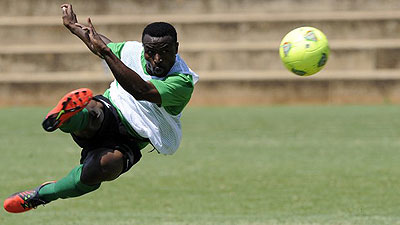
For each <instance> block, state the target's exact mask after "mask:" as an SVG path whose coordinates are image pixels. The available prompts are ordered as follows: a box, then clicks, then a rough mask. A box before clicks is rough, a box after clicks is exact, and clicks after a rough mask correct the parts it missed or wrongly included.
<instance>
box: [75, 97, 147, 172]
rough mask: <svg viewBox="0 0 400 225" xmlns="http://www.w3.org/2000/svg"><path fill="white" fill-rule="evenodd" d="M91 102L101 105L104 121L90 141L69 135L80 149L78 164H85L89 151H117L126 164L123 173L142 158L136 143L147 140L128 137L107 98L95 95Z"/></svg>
mask: <svg viewBox="0 0 400 225" xmlns="http://www.w3.org/2000/svg"><path fill="white" fill-rule="evenodd" d="M93 100H95V101H98V102H100V103H102V104H103V106H104V108H103V112H104V120H103V123H102V125H101V127H100V129H99V130H98V131H97V133H96V135H95V136H94V137H92V138H90V139H86V138H80V137H77V136H76V135H74V134H71V135H72V138H73V139H74V141H75V142H76V143H77V144H78V145H79V146H80V147H81V148H82V152H81V159H80V163H81V164H84V163H85V159H86V157H87V155H88V153H89V152H91V151H96V150H99V149H104V148H109V149H117V150H119V151H121V152H122V153H123V155H124V160H125V162H126V163H125V164H124V169H123V171H122V173H125V172H126V171H128V170H129V169H130V168H131V167H132V166H133V165H135V164H136V163H137V162H138V161H139V160H140V158H141V157H142V154H141V152H140V147H139V144H138V143H143V142H148V139H141V140H140V139H138V138H134V137H132V136H131V135H129V134H128V131H127V130H126V128H125V126H124V125H123V124H122V121H121V119H120V117H119V115H118V112H117V110H116V109H115V108H114V106H113V105H112V104H111V102H110V101H109V100H108V99H107V98H105V97H104V96H102V95H97V96H95V97H94V98H93Z"/></svg>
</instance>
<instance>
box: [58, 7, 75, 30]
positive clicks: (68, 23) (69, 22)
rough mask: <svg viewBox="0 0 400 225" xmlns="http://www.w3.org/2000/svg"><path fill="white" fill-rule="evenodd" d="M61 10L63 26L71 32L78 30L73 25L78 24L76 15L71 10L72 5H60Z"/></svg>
mask: <svg viewBox="0 0 400 225" xmlns="http://www.w3.org/2000/svg"><path fill="white" fill-rule="evenodd" d="M61 9H62V19H63V24H64V26H65V27H67V28H68V29H69V30H70V31H72V32H73V30H74V29H76V28H78V27H77V26H76V25H75V24H76V23H78V19H77V18H76V14H75V13H74V11H73V10H72V5H71V4H62V5H61Z"/></svg>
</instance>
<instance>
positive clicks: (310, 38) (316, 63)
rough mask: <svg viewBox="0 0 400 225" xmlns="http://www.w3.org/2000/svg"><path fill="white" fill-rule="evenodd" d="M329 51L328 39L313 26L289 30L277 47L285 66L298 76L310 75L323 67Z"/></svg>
mask: <svg viewBox="0 0 400 225" xmlns="http://www.w3.org/2000/svg"><path fill="white" fill-rule="evenodd" d="M329 52H330V50H329V45H328V39H327V38H326V36H325V34H324V33H322V32H321V31H320V30H318V29H316V28H314V27H299V28H296V29H294V30H292V31H290V32H289V33H288V34H287V35H286V36H285V37H284V38H283V39H282V42H281V45H280V47H279V55H280V57H281V59H282V62H283V64H284V65H285V67H286V68H287V69H288V70H289V71H291V72H293V73H295V74H296V75H299V76H310V75H313V74H315V73H317V72H318V71H320V70H321V69H322V68H324V66H325V64H326V62H327V61H328V58H329Z"/></svg>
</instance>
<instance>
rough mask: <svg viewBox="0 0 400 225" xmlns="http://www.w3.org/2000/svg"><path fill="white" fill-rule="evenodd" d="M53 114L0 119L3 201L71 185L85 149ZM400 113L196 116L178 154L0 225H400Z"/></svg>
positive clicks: (31, 112)
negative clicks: (46, 124) (50, 129)
mask: <svg viewBox="0 0 400 225" xmlns="http://www.w3.org/2000/svg"><path fill="white" fill-rule="evenodd" d="M46 111H47V109H46V108H3V109H0V117H1V126H0V145H1V164H0V170H1V176H0V179H1V180H0V181H1V182H0V197H1V199H5V198H6V197H8V195H9V194H12V193H13V192H16V191H20V190H23V189H26V188H33V187H36V186H37V185H38V184H40V183H41V182H43V181H47V180H54V179H58V178H61V177H63V176H64V175H66V174H67V173H68V172H69V170H70V169H72V168H73V167H74V166H76V165H77V163H78V161H79V157H80V154H79V153H80V150H79V149H78V147H77V146H76V145H75V144H74V143H73V142H72V140H71V139H70V137H69V136H68V135H67V134H63V133H61V132H56V133H45V132H44V131H42V130H41V126H40V123H41V120H42V118H43V116H44V114H45V113H46ZM399 115H400V106H393V105H381V106H271V107H220V108H219V107H189V108H188V109H187V110H186V111H185V113H184V115H183V117H182V119H183V130H184V136H183V142H182V145H181V147H180V149H179V150H178V152H177V153H176V154H175V155H173V156H163V155H158V154H157V153H155V152H153V153H147V151H148V150H151V148H149V149H146V151H144V152H143V158H142V160H141V162H140V163H139V164H137V165H136V166H135V167H134V168H133V169H132V170H131V171H129V172H128V173H126V174H124V175H123V176H121V177H120V178H119V179H118V180H116V181H113V182H109V183H104V184H103V185H102V187H101V188H100V189H99V190H97V191H96V192H93V193H90V194H88V195H86V196H82V197H79V198H76V199H68V200H59V201H55V202H52V203H51V204H49V205H47V206H46V207H39V208H38V209H36V210H32V211H30V212H27V213H24V214H9V213H6V212H5V211H4V210H0V224H2V225H20V224H34V225H36V224H38V225H39V224H41V225H42V224H51V225H73V224H74V225H75V224H76V225H97V224H99V225H100V224H102V225H103V224H107V225H136V224H137V225H155V224H162V225H165V224H168V225H172V224H178V225H183V224H196V225H197V224H199V225H205V224H207V225H208V224H226V225H228V224H239V225H258V224H277V225H295V224H313V225H316V224H338V225H339V224H340V225H350V224H371V225H372V224H373V225H376V224H379V225H384V224H388V225H389V224H390V225H393V224H400V204H399V203H400V191H399V187H400V166H399V161H400V157H399V156H400V152H399V150H400V116H399Z"/></svg>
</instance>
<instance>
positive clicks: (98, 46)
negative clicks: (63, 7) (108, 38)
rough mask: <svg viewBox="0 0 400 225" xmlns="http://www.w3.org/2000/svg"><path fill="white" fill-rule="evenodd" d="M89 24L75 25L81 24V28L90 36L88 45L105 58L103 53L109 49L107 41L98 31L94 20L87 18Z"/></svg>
mask: <svg viewBox="0 0 400 225" xmlns="http://www.w3.org/2000/svg"><path fill="white" fill-rule="evenodd" d="M87 23H88V26H84V25H82V24H79V23H76V24H75V25H77V26H79V27H80V28H81V29H83V30H84V31H86V32H87V35H88V36H89V45H88V47H89V48H90V50H91V51H92V52H93V53H94V54H96V55H97V56H99V57H100V58H103V55H102V53H103V52H104V51H105V50H106V49H108V47H107V45H106V43H104V41H103V40H102V39H101V36H100V35H99V34H98V33H97V32H96V29H94V26H93V24H92V20H91V19H90V18H88V19H87Z"/></svg>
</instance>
